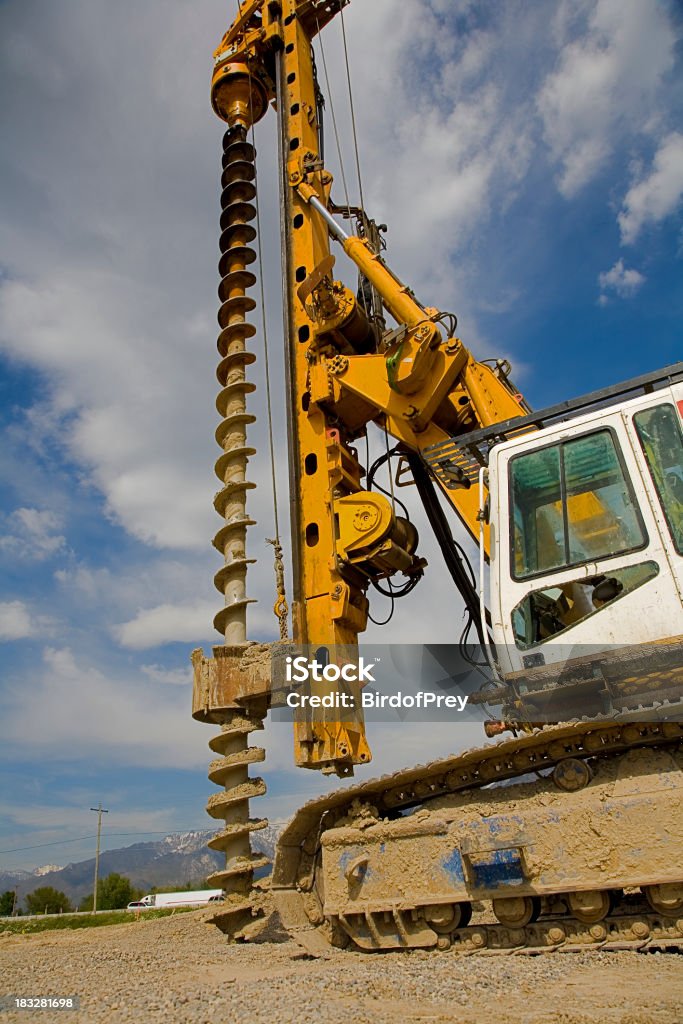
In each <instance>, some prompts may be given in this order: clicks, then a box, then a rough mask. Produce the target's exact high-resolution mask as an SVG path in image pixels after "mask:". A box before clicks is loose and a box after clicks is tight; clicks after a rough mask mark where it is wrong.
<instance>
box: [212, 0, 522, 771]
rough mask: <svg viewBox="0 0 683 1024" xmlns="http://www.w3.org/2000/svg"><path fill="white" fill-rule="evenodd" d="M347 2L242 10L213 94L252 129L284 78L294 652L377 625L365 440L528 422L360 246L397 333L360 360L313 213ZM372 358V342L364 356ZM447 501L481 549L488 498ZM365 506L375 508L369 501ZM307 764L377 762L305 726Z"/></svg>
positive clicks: (298, 750) (357, 241)
mask: <svg viewBox="0 0 683 1024" xmlns="http://www.w3.org/2000/svg"><path fill="white" fill-rule="evenodd" d="M345 2H346V0H330V3H328V4H325V5H324V6H322V7H317V8H316V6H315V5H314V4H313V3H312V2H311V0H284V2H283V3H282V4H281V5H277V4H268V3H265V2H263V0H260V2H259V0H251V2H250V3H246V4H243V5H242V7H241V11H240V14H239V17H238V18H237V19H236V21H235V22H234V23H233V25H232V26H231V27H230V29H229V30H228V32H227V33H226V34H225V36H224V37H223V40H222V42H221V45H220V46H219V47H218V49H217V51H216V53H215V55H214V57H215V70H214V77H213V82H212V103H213V106H214V110H215V111H216V113H217V114H218V115H219V116H220V117H222V118H224V119H225V120H227V121H228V122H229V123H239V124H245V125H246V124H247V122H248V121H249V119H250V118H251V119H253V120H254V121H256V120H258V119H259V118H260V117H261V116H263V114H264V113H265V109H266V106H267V103H268V102H269V101H273V100H275V99H276V94H277V88H276V84H275V80H276V79H277V77H278V75H277V68H278V65H279V72H280V95H279V98H278V116H279V122H280V129H281V135H282V142H281V147H282V154H283V160H282V163H283V167H282V173H283V177H284V181H285V187H284V196H283V213H282V234H283V237H282V245H283V246H284V249H285V261H284V262H285V265H286V284H285V287H286V292H287V298H288V332H287V333H288V337H287V338H286V349H287V351H288V363H289V381H288V387H289V392H288V394H289V404H290V406H291V408H290V413H289V415H290V419H289V432H290V435H291V436H290V437H289V444H290V453H291V454H290V459H291V465H290V503H291V504H290V509H291V523H292V554H293V569H294V594H293V608H292V619H293V634H294V640H295V642H297V643H301V644H309V645H313V646H316V645H326V646H330V647H331V646H337V647H342V648H343V647H348V646H349V645H355V644H356V643H357V641H358V635H359V634H360V633H361V632H363V630H364V629H365V628H366V624H367V614H368V601H367V598H366V596H365V590H366V588H367V585H368V578H367V573H365V574H364V573H363V571H362V567H361V561H362V559H361V557H360V556H359V554H358V551H359V548H358V538H357V536H353V534H354V528H353V527H350V526H349V523H350V521H351V520H349V517H348V516H346V514H345V513H346V511H347V507H350V506H351V505H352V503H353V501H354V500H355V499H354V495H358V494H359V492H361V490H362V484H361V480H362V468H361V466H360V465H359V463H358V461H357V459H356V455H355V450H354V449H353V447H352V442H353V440H354V439H355V438H356V437H357V436H358V435H359V434H362V433H363V432H364V430H365V428H366V426H367V424H369V423H370V422H371V421H375V422H377V423H379V424H380V425H382V426H385V427H386V429H387V431H388V432H389V433H390V434H391V435H392V436H393V437H394V438H396V439H397V440H399V441H401V442H403V443H404V444H405V445H406V446H408V447H410V448H412V449H413V450H416V451H420V450H422V449H424V448H426V447H428V446H429V445H432V444H435V443H436V442H438V441H441V440H444V439H445V438H447V437H451V436H454V435H457V434H458V433H464V432H466V431H467V430H472V429H476V428H477V427H479V426H485V425H488V424H491V423H494V422H498V421H501V420H505V419H509V418H512V417H514V416H516V415H519V414H521V412H522V411H523V410H522V406H521V404H520V400H519V396H515V395H513V393H512V391H511V389H510V388H509V387H508V386H506V384H505V382H504V381H502V380H500V379H499V378H498V377H497V376H496V375H495V374H494V373H493V372H492V371H491V369H490V368H489V367H488V366H485V365H484V364H481V363H479V362H477V361H476V360H475V359H474V358H473V357H472V355H471V353H470V352H469V351H468V350H467V348H466V347H465V346H464V345H463V344H462V342H461V341H460V340H459V339H457V338H447V337H446V338H445V337H444V336H443V334H442V329H441V328H440V325H439V323H438V319H439V312H438V311H437V310H433V309H428V308H425V307H423V306H421V305H420V303H419V302H418V301H417V300H416V299H415V297H414V295H413V294H412V292H411V291H410V289H409V288H407V287H406V286H405V285H404V284H402V283H401V282H400V281H399V280H398V279H397V278H396V277H395V275H394V274H393V273H392V272H391V270H390V269H389V268H388V267H387V265H386V264H385V263H384V261H383V260H382V259H381V258H380V257H379V256H378V255H377V254H376V253H375V252H373V250H372V249H371V248H370V246H369V244H368V242H367V240H365V239H363V238H359V237H355V236H352V237H347V238H345V239H344V240H343V243H342V244H343V248H344V250H345V252H346V254H347V256H348V257H349V258H350V259H351V260H352V261H353V262H354V263H355V264H356V266H357V267H358V268H359V270H360V271H361V273H362V274H363V275H364V276H365V278H366V279H367V280H368V281H369V282H370V283H371V284H372V285H373V287H374V288H376V290H377V291H378V293H379V294H380V296H381V299H382V302H383V304H384V306H385V308H386V309H387V311H388V312H389V313H390V314H391V315H392V316H393V318H394V319H395V320H396V322H397V324H398V325H399V330H398V331H397V332H394V334H393V335H391V336H390V337H389V338H388V339H383V340H382V341H381V343H380V344H377V339H375V341H374V344H373V350H372V351H370V352H369V353H368V354H358V352H359V351H361V352H367V351H368V350H367V347H365V348H363V347H361V346H359V343H358V338H359V337H360V336H361V335H362V333H363V330H365V328H367V327H368V325H367V321H364V319H363V315H362V310H360V308H359V306H358V303H357V301H356V299H355V296H353V294H352V293H351V292H350V291H349V289H347V288H345V287H344V286H343V285H342V284H341V283H340V282H332V279H331V277H330V276H329V275H330V272H331V268H332V265H333V260H332V259H331V255H330V243H329V232H328V226H327V224H326V222H325V220H324V219H323V218H322V216H321V215H320V213H319V212H317V211H316V210H315V209H314V206H312V205H311V204H310V200H311V199H312V198H315V199H317V200H318V201H319V202H320V203H322V204H323V206H327V205H328V201H329V192H330V187H331V184H332V177H331V175H330V174H329V172H327V171H326V170H325V169H324V167H323V166H322V161H321V160H320V154H319V149H318V124H317V117H316V84H315V78H314V70H313V65H312V55H311V42H312V39H313V37H314V36H315V34H316V33H317V32H318V31H319V29H320V28H322V27H323V25H324V24H325V23H326V22H327V21H329V20H330V19H331V18H332V17H334V15H335V13H336V12H337V11H338V10H339V8H340V6H343V4H344V3H345ZM316 289H317V291H316ZM363 325H364V326H363ZM367 344H368V336H367V334H366V335H365V336H363V337H362V345H365V346H367ZM448 496H449V498H450V500H451V502H452V504H453V506H454V508H455V510H456V512H457V513H458V515H459V516H460V518H461V519H462V521H463V523H464V524H465V526H466V527H467V529H468V530H469V532H470V533H471V534H472V535H474V536H477V534H478V529H479V527H478V522H477V512H478V496H477V494H476V493H475V489H474V488H472V489H470V490H466V489H464V488H454V489H453V490H449V491H448ZM374 498H376V496H374V495H373V499H374ZM360 500H361V502H362V501H365V503H366V504H368V502H367V499H366V498H365V497H363V498H361V499H360ZM338 509H340V510H341V513H342V514H339V512H338ZM338 534H340V535H339V536H338ZM341 534H343V536H341ZM384 541H386V543H387V544H388V547H387V548H386V550H384V551H383V552H380V548H381V547H382V544H379V545H376V546H375V548H374V553H373V554H372V557H374V558H375V559H376V562H375V565H376V567H380V568H381V571H392V570H393V571H400V570H401V569H405V568H406V567H408V560H407V557H406V556H405V551H404V552H403V554H402V555H401V554H399V551H400V550H402V549H401V545H400V544H398V545H397V544H396V543H395V538H394V539H393V540H392V539H391V531H389V533H388V534H386V535H384ZM384 541H383V543H384ZM485 541H486V543H488V533H487V535H486V538H485ZM392 545H393V548H395V549H396V550H393V549H392V547H391V546H392ZM361 549H362V545H361ZM366 554H367V552H366ZM392 559H393V566H392ZM366 568H367V566H366ZM295 759H296V763H297V764H299V765H302V766H306V767H316V768H322V769H323V770H336V771H338V772H340V773H342V774H344V773H346V772H347V771H348V770H349V768H350V767H351V765H353V764H354V763H360V762H367V761H368V760H369V759H370V752H369V749H368V747H367V744H366V742H365V737H364V732H363V727H362V724H361V723H360V722H357V721H350V722H345V723H334V722H321V723H317V722H316V723H306V722H297V723H295Z"/></svg>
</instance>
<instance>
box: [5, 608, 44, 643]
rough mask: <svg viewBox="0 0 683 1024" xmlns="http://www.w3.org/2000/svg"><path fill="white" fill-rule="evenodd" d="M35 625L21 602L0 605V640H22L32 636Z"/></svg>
mask: <svg viewBox="0 0 683 1024" xmlns="http://www.w3.org/2000/svg"><path fill="white" fill-rule="evenodd" d="M34 629H35V623H34V621H33V618H32V616H31V613H30V612H29V609H28V607H27V606H26V605H25V604H24V602H23V601H3V602H2V603H0V640H23V639H25V638H26V637H29V636H33V635H34Z"/></svg>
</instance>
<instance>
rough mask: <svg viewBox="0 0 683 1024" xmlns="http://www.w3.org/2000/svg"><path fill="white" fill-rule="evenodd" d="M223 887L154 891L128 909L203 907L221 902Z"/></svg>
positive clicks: (135, 901) (130, 904)
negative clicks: (182, 890) (184, 890)
mask: <svg viewBox="0 0 683 1024" xmlns="http://www.w3.org/2000/svg"><path fill="white" fill-rule="evenodd" d="M222 899H223V890H222V889H192V890H190V891H188V892H154V893H148V894H147V895H146V896H143V897H142V899H139V900H134V901H133V902H132V903H129V904H128V907H127V909H128V910H150V909H151V908H153V907H154V908H155V909H157V910H159V909H161V908H164V909H166V908H173V907H203V906H205V905H206V904H207V903H220V902H221V900H222Z"/></svg>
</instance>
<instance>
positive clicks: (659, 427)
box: [633, 403, 683, 554]
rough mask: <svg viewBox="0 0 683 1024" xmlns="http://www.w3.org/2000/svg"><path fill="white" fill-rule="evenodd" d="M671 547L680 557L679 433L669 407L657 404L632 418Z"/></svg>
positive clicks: (682, 459)
mask: <svg viewBox="0 0 683 1024" xmlns="http://www.w3.org/2000/svg"><path fill="white" fill-rule="evenodd" d="M633 421H634V423H635V425H636V430H637V432H638V437H639V439H640V444H641V447H642V449H643V454H644V455H645V458H646V460H647V464H648V468H649V470H650V475H651V476H652V480H653V482H654V485H655V488H656V490H657V494H658V496H659V500H660V502H661V505H662V510H663V512H664V516H665V518H666V522H667V525H668V527H669V531H670V533H671V536H672V538H673V542H674V546H675V548H676V551H678V553H679V554H683V434H682V433H681V424H680V420H679V418H678V415H677V413H676V410H675V409H674V407H673V406H672V405H669V404H668V403H667V404H665V405H657V406H655V408H654V409H645V410H644V411H643V412H637V413H636V414H635V416H634V417H633Z"/></svg>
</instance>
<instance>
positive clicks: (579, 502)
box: [510, 430, 647, 579]
mask: <svg viewBox="0 0 683 1024" xmlns="http://www.w3.org/2000/svg"><path fill="white" fill-rule="evenodd" d="M510 480H511V497H512V509H513V517H512V532H513V537H512V549H513V564H512V571H513V576H514V577H515V578H516V579H526V578H527V577H530V576H537V575H540V574H542V573H547V572H549V571H550V570H555V569H563V568H566V567H569V566H573V565H580V564H581V563H583V562H593V561H597V560H598V559H602V558H609V557H611V556H613V555H618V554H622V553H624V552H625V551H633V550H636V549H638V548H639V547H642V546H643V545H644V544H646V542H647V538H646V536H645V530H644V528H643V525H642V521H641V519H640V515H639V513H638V509H637V505H636V502H635V498H634V495H633V490H632V488H631V485H630V482H629V481H628V480H627V478H626V475H625V473H624V469H623V467H622V464H621V460H620V458H619V454H618V452H617V447H616V442H615V439H614V437H613V435H612V432H611V431H610V430H599V431H596V432H595V433H592V434H584V435H583V436H582V437H577V438H573V439H572V440H569V441H563V442H560V443H558V444H555V445H550V446H549V447H547V448H542V449H540V450H538V451H535V452H529V453H528V454H527V455H518V456H516V457H515V458H514V459H512V460H511V474H510Z"/></svg>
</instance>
